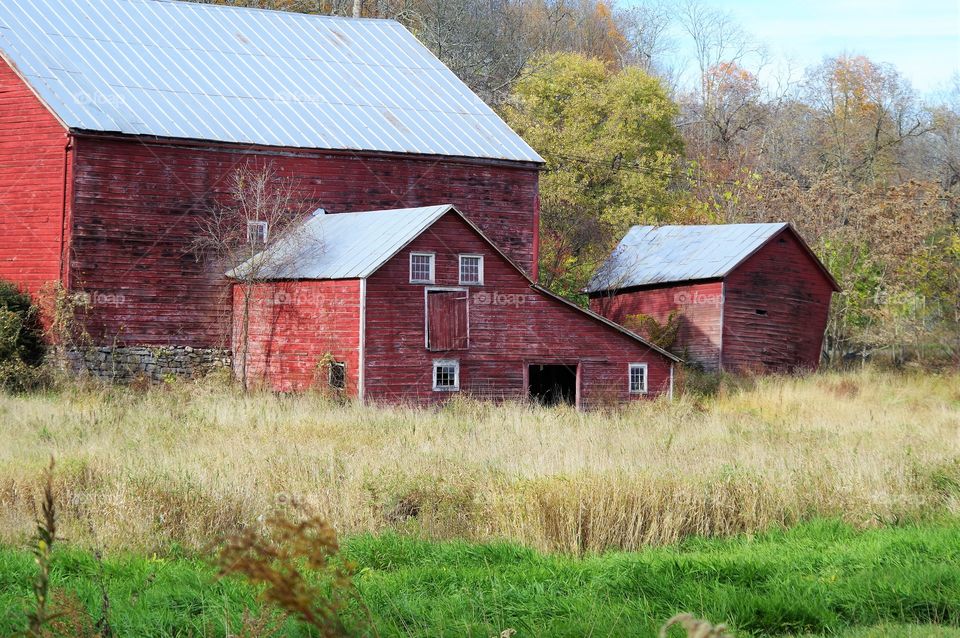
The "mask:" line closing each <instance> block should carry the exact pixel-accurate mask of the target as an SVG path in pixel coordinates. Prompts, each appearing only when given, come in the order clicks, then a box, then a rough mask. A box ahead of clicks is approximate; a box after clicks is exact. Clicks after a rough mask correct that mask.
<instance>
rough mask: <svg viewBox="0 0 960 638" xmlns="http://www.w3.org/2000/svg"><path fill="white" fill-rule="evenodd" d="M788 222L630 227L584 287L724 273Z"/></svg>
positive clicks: (612, 287) (615, 286)
mask: <svg viewBox="0 0 960 638" xmlns="http://www.w3.org/2000/svg"><path fill="white" fill-rule="evenodd" d="M787 226H788V224H786V223H778V224H719V225H704V226H634V227H633V228H631V229H630V231H629V232H628V233H627V234H626V236H625V237H624V238H623V239H622V240H621V241H620V244H619V245H618V246H617V248H616V249H615V250H614V251H613V254H611V255H610V257H609V258H608V259H607V261H606V262H605V263H604V264H603V265H602V266H601V267H600V269H599V270H598V271H597V273H596V274H595V275H594V276H593V278H592V279H591V280H590V283H589V284H588V285H587V292H601V291H604V290H616V289H618V288H629V287H631V286H646V285H649V284H658V283H670V282H676V281H690V280H696V279H716V278H719V277H725V276H726V275H727V273H729V272H730V271H731V270H733V268H734V267H736V266H737V265H738V264H739V263H740V262H741V261H743V260H744V259H746V258H747V257H749V256H750V255H751V254H753V253H754V251H756V250H757V249H758V248H760V247H761V246H762V245H763V244H764V243H766V242H767V240H769V239H770V238H771V237H773V236H774V235H776V234H777V233H779V232H780V231H781V230H783V229H784V228H786V227H787Z"/></svg>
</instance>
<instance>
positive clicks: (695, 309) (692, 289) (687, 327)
mask: <svg viewBox="0 0 960 638" xmlns="http://www.w3.org/2000/svg"><path fill="white" fill-rule="evenodd" d="M590 308H591V309H592V310H593V311H594V312H596V313H597V314H601V315H603V316H604V317H607V318H608V319H611V320H613V321H616V322H617V323H619V324H623V323H624V322H625V321H626V318H627V317H628V316H629V315H637V314H645V315H650V316H651V317H653V318H654V319H656V320H657V321H659V322H663V321H666V319H667V317H668V316H669V315H670V313H671V312H673V311H674V310H678V309H679V310H680V311H681V313H682V319H681V320H680V328H679V329H678V331H677V340H676V342H675V343H674V345H673V347H672V348H671V350H672V351H673V352H675V353H677V355H678V356H680V357H682V358H683V359H684V361H687V362H689V363H695V364H698V365H700V366H702V367H703V368H704V369H706V370H717V369H718V368H719V367H720V343H721V330H722V321H721V317H722V313H723V284H722V282H720V281H709V282H704V283H695V284H688V285H669V286H662V287H657V288H646V289H640V290H638V289H633V290H626V291H621V292H617V293H613V294H602V295H597V296H595V297H593V298H591V299H590Z"/></svg>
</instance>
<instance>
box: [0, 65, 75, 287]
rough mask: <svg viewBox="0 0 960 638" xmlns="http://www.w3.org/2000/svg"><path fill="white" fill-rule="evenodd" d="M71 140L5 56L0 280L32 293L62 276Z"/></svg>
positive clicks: (0, 68) (0, 91) (0, 115)
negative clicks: (69, 145)
mask: <svg viewBox="0 0 960 638" xmlns="http://www.w3.org/2000/svg"><path fill="white" fill-rule="evenodd" d="M68 142H69V137H68V135H67V131H66V129H65V128H64V127H63V126H62V125H61V124H60V122H58V121H57V119H56V118H55V117H54V116H53V115H52V114H51V113H50V112H49V111H48V110H47V109H46V108H45V107H44V105H43V103H42V102H40V100H39V99H37V97H36V95H34V93H33V92H32V91H31V90H30V88H29V87H28V86H27V85H26V84H25V83H24V82H23V80H22V79H21V78H20V76H19V75H18V74H17V73H16V72H15V71H14V70H13V68H11V66H10V65H9V64H8V63H7V62H6V61H5V60H3V59H2V57H0V279H3V280H6V281H10V282H12V283H14V284H15V285H17V286H19V287H21V288H22V289H24V290H27V291H29V292H31V293H33V294H36V293H37V292H38V291H39V290H40V289H41V288H42V287H44V286H45V285H48V284H50V283H53V282H57V281H59V280H60V278H61V276H62V259H61V255H63V254H64V252H65V248H64V246H65V244H66V242H67V241H68V236H67V235H68V233H69V228H66V227H65V226H66V224H65V222H64V215H65V214H68V213H69V198H70V189H71V180H70V171H71V164H72V155H71V152H70V151H69V150H68V146H67V145H68Z"/></svg>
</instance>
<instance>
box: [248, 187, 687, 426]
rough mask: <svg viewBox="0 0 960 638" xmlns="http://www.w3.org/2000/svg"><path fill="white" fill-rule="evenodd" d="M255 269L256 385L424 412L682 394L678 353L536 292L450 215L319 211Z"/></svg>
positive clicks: (442, 210)
mask: <svg viewBox="0 0 960 638" xmlns="http://www.w3.org/2000/svg"><path fill="white" fill-rule="evenodd" d="M271 255H275V256H278V257H279V258H272V257H271ZM254 259H255V260H257V262H258V263H259V264H260V266H261V270H258V271H257V282H255V283H252V284H247V283H246V282H245V283H237V284H235V286H234V305H233V307H234V331H233V334H234V352H235V356H236V366H237V367H238V369H241V370H245V372H246V375H247V378H248V380H249V381H250V382H251V383H266V384H268V385H269V386H271V387H273V388H275V389H278V390H284V391H287V390H299V389H304V388H308V387H320V388H331V389H333V390H335V391H342V392H343V393H344V394H346V395H348V396H353V397H361V398H363V399H366V400H371V401H389V402H408V403H417V404H423V403H432V402H435V401H440V400H444V399H447V398H449V397H450V396H453V395H455V394H456V393H462V394H467V395H470V396H474V397H482V398H488V399H495V400H500V399H522V398H526V397H531V398H535V399H538V400H540V401H544V402H547V403H570V404H574V405H577V406H581V407H593V406H597V405H612V404H617V403H622V402H625V401H629V400H631V399H638V398H650V397H655V396H659V395H661V394H670V393H671V391H672V383H673V363H674V362H675V361H677V359H676V358H675V357H673V356H672V355H670V354H669V353H666V352H664V351H662V350H659V349H658V348H656V347H654V346H651V345H650V344H648V343H646V342H644V341H643V340H642V339H640V338H639V337H637V336H636V335H635V334H633V333H631V332H629V331H627V330H625V329H623V328H622V327H620V326H618V325H617V324H615V323H613V322H611V321H609V320H606V319H604V318H602V317H600V316H599V315H596V314H594V313H592V312H590V311H587V310H584V309H582V308H579V307H577V306H574V305H572V304H570V303H569V302H567V301H565V300H563V299H561V298H559V297H557V296H555V295H553V294H551V293H549V292H547V291H546V290H544V289H542V288H540V287H539V286H537V285H535V284H534V283H533V282H532V281H531V280H530V279H529V278H528V277H527V276H526V275H525V274H524V272H523V270H522V269H521V268H520V267H519V266H517V265H516V264H515V263H513V261H512V260H511V259H510V258H509V257H508V256H507V255H506V254H505V253H503V252H502V251H500V250H499V249H498V248H497V246H496V244H494V243H493V242H492V241H491V240H490V239H488V238H487V237H486V236H485V235H484V233H483V232H482V231H481V229H480V228H479V227H478V226H477V225H476V224H474V223H472V222H471V221H469V220H468V219H467V217H466V216H464V215H462V214H461V213H460V212H459V211H458V210H457V209H456V208H454V207H453V206H450V205H443V206H432V207H426V208H415V209H403V210H387V211H372V212H361V213H354V214H339V215H328V214H324V213H323V212H319V213H318V214H316V215H315V216H314V217H313V218H312V219H310V220H308V221H307V222H306V223H305V225H304V227H303V232H302V233H299V234H297V235H296V236H294V237H289V236H288V237H287V238H286V239H284V240H282V241H281V242H280V243H278V244H275V245H274V246H272V247H271V248H268V249H267V255H266V257H262V258H261V257H259V256H258V257H255V258H254ZM263 264H268V265H269V264H276V265H275V266H273V265H271V266H269V267H267V268H266V269H263ZM249 272H250V270H249V269H248V268H247V267H246V265H243V266H240V267H239V268H238V269H237V270H236V271H234V272H233V273H232V274H234V275H237V276H238V277H239V278H241V279H246V276H247V275H248V274H249ZM250 286H252V289H251V287H250ZM248 291H250V297H249V304H248V303H247V297H246V296H247V294H248ZM247 308H249V311H247V310H246V309H247ZM245 326H246V329H245Z"/></svg>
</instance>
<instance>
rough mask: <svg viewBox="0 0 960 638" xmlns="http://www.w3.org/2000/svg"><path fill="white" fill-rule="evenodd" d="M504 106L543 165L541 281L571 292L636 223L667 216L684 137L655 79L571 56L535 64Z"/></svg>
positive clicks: (672, 106)
mask: <svg viewBox="0 0 960 638" xmlns="http://www.w3.org/2000/svg"><path fill="white" fill-rule="evenodd" d="M534 64H535V68H536V69H537V70H536V71H535V72H534V73H531V74H530V75H529V76H527V77H525V78H523V79H521V80H520V81H518V82H517V84H516V87H515V90H514V93H513V96H512V100H511V102H510V103H509V104H508V106H507V107H506V108H505V109H504V116H505V117H506V119H507V121H508V122H509V123H510V124H511V125H512V126H513V127H514V129H515V130H516V131H517V132H518V133H520V135H521V136H523V137H524V139H526V140H527V142H528V143H529V144H530V145H532V146H533V147H534V148H535V149H536V150H537V152H539V153H540V154H541V155H542V156H543V158H544V159H545V160H546V162H547V170H546V171H545V173H544V174H543V176H542V179H541V182H540V193H541V201H542V217H541V263H540V266H541V277H542V279H543V282H544V283H545V285H547V286H550V287H552V288H554V289H555V290H557V291H558V292H560V293H563V294H568V295H569V294H576V292H577V291H578V290H579V289H580V288H581V287H582V286H583V285H584V283H585V282H586V280H587V278H588V277H589V274H590V273H591V272H592V271H593V270H594V269H595V267H596V266H597V264H598V262H599V260H601V259H603V258H604V257H606V254H607V251H608V250H609V249H610V248H611V244H612V243H613V242H614V241H616V240H617V239H619V238H620V236H622V234H623V233H624V232H625V231H626V230H627V228H629V227H630V226H631V225H633V224H639V223H653V222H659V221H664V220H669V219H671V216H672V214H673V211H674V209H675V206H676V203H677V201H678V193H677V192H675V190H674V189H673V188H672V186H673V184H674V182H675V181H676V179H677V177H678V176H679V173H680V170H679V168H680V159H681V157H682V153H683V141H682V139H681V137H680V134H679V132H678V131H677V129H676V127H675V126H674V119H675V118H676V116H677V106H676V104H674V103H673V102H672V101H671V100H670V98H669V97H668V95H667V92H666V90H665V88H664V86H663V84H662V83H661V82H660V80H658V79H657V78H654V77H652V76H650V75H648V74H647V73H645V72H643V71H641V70H639V69H637V68H633V67H628V68H625V69H622V70H620V71H615V70H611V68H610V67H609V66H607V65H605V64H604V63H603V62H602V61H600V60H598V59H595V58H587V57H585V56H582V55H577V54H553V55H549V56H545V57H542V58H540V59H538V60H536V61H535V63H534Z"/></svg>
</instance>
